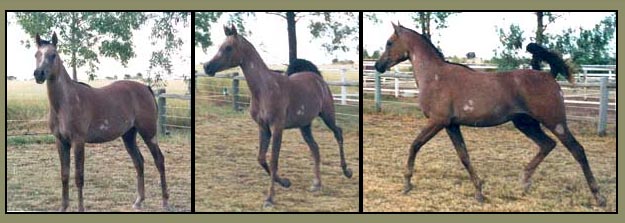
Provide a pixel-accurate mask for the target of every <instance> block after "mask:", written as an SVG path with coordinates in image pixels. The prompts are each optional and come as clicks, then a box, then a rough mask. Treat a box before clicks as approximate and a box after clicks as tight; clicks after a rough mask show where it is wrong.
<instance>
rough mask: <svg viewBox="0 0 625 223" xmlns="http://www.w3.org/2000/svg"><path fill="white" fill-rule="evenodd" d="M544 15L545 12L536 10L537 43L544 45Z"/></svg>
mask: <svg viewBox="0 0 625 223" xmlns="http://www.w3.org/2000/svg"><path fill="white" fill-rule="evenodd" d="M543 15H544V13H543V12H536V43H537V44H539V45H542V44H543V41H544V35H543V32H544V31H545V30H544V28H545V27H544V25H543Z"/></svg>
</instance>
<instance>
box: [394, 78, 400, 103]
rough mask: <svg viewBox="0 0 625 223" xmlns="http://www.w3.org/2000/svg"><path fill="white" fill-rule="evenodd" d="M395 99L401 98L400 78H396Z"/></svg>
mask: <svg viewBox="0 0 625 223" xmlns="http://www.w3.org/2000/svg"><path fill="white" fill-rule="evenodd" d="M395 98H399V78H395Z"/></svg>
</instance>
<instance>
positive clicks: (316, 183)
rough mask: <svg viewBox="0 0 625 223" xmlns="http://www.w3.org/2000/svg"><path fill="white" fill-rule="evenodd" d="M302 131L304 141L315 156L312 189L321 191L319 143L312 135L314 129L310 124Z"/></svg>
mask: <svg viewBox="0 0 625 223" xmlns="http://www.w3.org/2000/svg"><path fill="white" fill-rule="evenodd" d="M300 132H301V133H302V137H303V138H304V141H306V144H308V147H309V148H310V154H311V156H312V158H313V161H314V165H315V166H314V173H315V179H314V180H313V185H312V187H311V188H310V191H313V192H314V191H319V190H321V176H320V175H321V174H320V169H319V163H320V159H321V157H320V155H319V145H317V143H316V142H315V138H313V135H312V131H311V129H310V125H307V126H304V127H301V128H300Z"/></svg>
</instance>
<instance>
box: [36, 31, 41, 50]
mask: <svg viewBox="0 0 625 223" xmlns="http://www.w3.org/2000/svg"><path fill="white" fill-rule="evenodd" d="M35 44H37V47H39V46H41V36H39V33H37V34H36V35H35Z"/></svg>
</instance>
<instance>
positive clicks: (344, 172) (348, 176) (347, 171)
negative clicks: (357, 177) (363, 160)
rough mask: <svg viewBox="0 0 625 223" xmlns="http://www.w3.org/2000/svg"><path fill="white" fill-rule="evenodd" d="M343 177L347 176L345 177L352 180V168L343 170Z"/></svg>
mask: <svg viewBox="0 0 625 223" xmlns="http://www.w3.org/2000/svg"><path fill="white" fill-rule="evenodd" d="M343 175H345V177H347V178H350V179H351V178H352V169H350V168H343Z"/></svg>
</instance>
